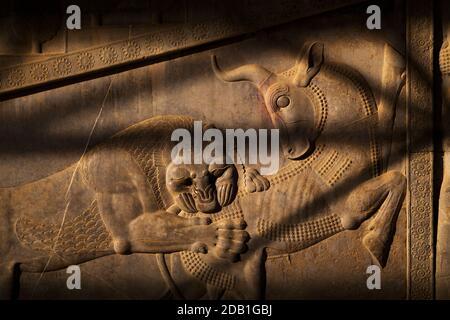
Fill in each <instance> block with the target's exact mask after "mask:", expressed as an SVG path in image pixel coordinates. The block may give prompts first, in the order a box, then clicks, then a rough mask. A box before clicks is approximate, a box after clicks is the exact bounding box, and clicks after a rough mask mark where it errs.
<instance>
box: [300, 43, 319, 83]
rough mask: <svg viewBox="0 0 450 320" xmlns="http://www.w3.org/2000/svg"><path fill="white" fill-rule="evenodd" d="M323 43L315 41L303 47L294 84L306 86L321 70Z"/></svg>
mask: <svg viewBox="0 0 450 320" xmlns="http://www.w3.org/2000/svg"><path fill="white" fill-rule="evenodd" d="M323 48H324V46H323V43H319V42H314V43H312V44H307V45H305V46H304V47H303V50H302V54H301V55H300V58H299V60H298V61H297V65H296V73H295V77H294V84H295V85H296V86H299V87H306V86H307V85H309V83H310V82H311V80H312V78H314V76H315V75H316V74H317V73H318V72H319V70H320V67H321V66H322V63H323Z"/></svg>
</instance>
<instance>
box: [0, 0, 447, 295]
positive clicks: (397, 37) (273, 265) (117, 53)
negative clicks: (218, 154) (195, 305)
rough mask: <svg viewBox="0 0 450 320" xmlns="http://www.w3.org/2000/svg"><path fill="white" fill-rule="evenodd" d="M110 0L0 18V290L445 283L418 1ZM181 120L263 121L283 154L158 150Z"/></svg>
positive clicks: (151, 291) (431, 286)
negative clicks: (112, 2) (260, 160)
mask: <svg viewBox="0 0 450 320" xmlns="http://www.w3.org/2000/svg"><path fill="white" fill-rule="evenodd" d="M119 2H120V3H119V4H116V7H115V8H112V9H110V10H97V9H96V10H93V9H92V8H91V7H89V6H87V7H86V11H88V14H87V15H88V18H86V17H85V18H83V19H86V20H83V25H85V26H86V28H84V27H83V28H82V30H80V31H74V32H73V33H71V32H67V31H65V29H64V26H63V27H61V26H57V27H56V26H55V27H54V28H53V29H52V30H50V31H49V29H48V28H47V29H45V28H44V29H42V28H41V29H36V30H35V33H37V35H35V36H34V38H32V39H31V38H30V39H28V38H26V37H24V38H21V39H17V41H16V42H8V41H9V40H8V39H9V38H8V37H7V35H5V34H4V33H3V34H2V35H1V36H0V48H1V49H2V50H0V54H3V55H0V66H1V69H0V99H1V101H0V121H1V124H2V125H1V126H0V187H1V188H0V240H1V243H0V257H1V260H0V294H1V298H5V299H11V298H12V299H14V298H19V299H161V298H188V299H200V298H207V299H220V298H224V299H226V298H231V299H242V298H244V299H254V298H266V299H333V298H339V299H418V298H420V299H431V298H434V293H433V292H434V290H435V288H436V290H437V297H438V298H448V292H449V289H448V286H447V284H448V281H447V280H448V276H449V275H448V272H447V271H448V270H449V266H448V261H449V259H448V253H447V241H446V239H447V236H446V234H447V233H446V229H447V228H446V226H447V224H448V221H446V220H445V219H444V218H445V216H446V214H447V213H446V211H448V210H447V209H446V204H445V203H446V202H445V201H446V200H445V199H446V198H445V197H446V192H447V190H446V189H445V188H444V187H445V185H446V184H445V183H446V182H447V181H446V180H448V179H446V178H447V173H448V172H447V170H446V167H445V166H446V165H448V163H447V162H448V161H446V160H445V161H444V162H443V164H441V166H443V168H442V169H438V168H439V163H440V162H439V161H440V160H439V157H438V156H436V155H437V153H436V152H438V150H436V149H435V148H436V145H437V143H436V142H435V140H433V139H434V138H435V136H436V134H434V133H433V132H431V130H433V129H432V128H433V121H434V120H435V119H437V118H436V117H437V116H435V118H433V112H439V111H436V110H440V108H437V107H436V106H435V105H436V104H437V103H438V99H437V98H436V97H437V96H438V94H437V93H436V92H437V91H433V90H436V89H435V88H434V87H433V81H434V80H435V76H434V74H433V66H434V64H433V63H434V61H435V60H434V59H435V58H436V57H434V55H433V52H434V51H433V50H434V46H436V43H435V39H433V23H434V20H433V18H434V17H433V9H432V7H431V8H428V7H427V8H424V7H423V4H417V3H416V2H415V1H412V2H408V3H406V2H405V1H395V3H391V2H389V1H380V5H381V7H382V9H383V28H382V30H368V29H367V28H366V24H365V23H366V18H367V14H366V13H365V10H366V4H364V3H363V4H359V2H360V1H320V4H319V2H316V1H306V0H303V1H283V2H277V1H267V2H266V3H265V4H264V5H261V6H258V5H256V4H255V3H253V1H248V2H245V4H243V5H241V4H238V2H233V1H232V2H230V3H231V4H221V5H216V6H214V5H211V4H207V3H205V4H203V2H202V4H200V3H199V2H194V1H188V2H186V6H185V7H183V8H173V7H171V5H170V4H169V3H163V2H162V1H160V2H158V1H141V2H139V1H135V2H133V3H134V4H128V3H125V2H121V1H119ZM150 3H151V4H150ZM235 6H240V9H241V10H238V11H236V12H237V13H236V14H235V15H229V12H234V11H233V10H234V8H235ZM16 10H20V8H17V9H16ZM177 10H179V11H177ZM149 12H151V13H152V14H149ZM263 12H264V13H267V14H262V13H263ZM399 12H402V13H401V14H400V13H399ZM403 13H405V15H404V14H403ZM52 19H54V17H53V18H52ZM56 20H57V19H56ZM49 21H53V20H51V19H50V18H49ZM130 21H135V23H134V24H132V23H130ZM2 23H7V21H6V20H5V21H3V20H2ZM19 23H20V22H19ZM50 29H51V28H50ZM36 39H37V40H36ZM19 40H20V41H19ZM33 41H34V42H33ZM36 41H38V43H39V45H38V46H36V43H35V42H36ZM436 41H437V40H436ZM36 48H40V49H36ZM441 52H443V53H441V63H440V66H441V70H444V71H445V70H446V69H445V68H446V67H445V65H444V62H442V61H444V60H445V59H447V55H446V51H445V47H443V49H442V51H441ZM212 56H214V57H215V58H214V59H212ZM442 57H443V58H442ZM445 61H446V60H445ZM444 71H443V73H444V82H443V92H445V90H446V86H445V85H446V82H445V72H444ZM443 96H444V97H445V95H443ZM443 100H444V98H443ZM444 108H445V104H444ZM195 120H201V121H202V122H203V124H204V125H206V124H213V125H214V126H215V127H216V128H219V129H221V130H224V129H227V128H234V129H236V128H242V129H249V128H254V129H273V128H276V129H279V130H280V133H281V141H280V156H279V157H280V158H279V160H280V169H279V170H278V172H277V173H275V174H273V175H268V176H264V175H262V174H261V166H259V165H255V166H248V165H247V164H244V165H241V164H237V163H234V164H233V163H232V164H226V165H206V164H198V165H197V164H195V165H179V164H174V163H173V162H172V160H171V158H170V152H171V150H172V147H173V146H174V142H171V141H170V136H171V133H172V132H173V130H175V129H177V128H185V129H186V130H188V131H190V132H193V130H194V129H193V128H194V121H195ZM444 126H445V124H444ZM205 128H206V127H205ZM437 141H438V142H439V141H441V142H442V141H443V142H444V145H445V143H446V139H441V140H437ZM443 150H444V151H446V148H444V149H443ZM446 158H447V157H446ZM446 158H445V159H446ZM441 171H442V172H443V177H444V179H443V180H444V184H443V186H440V185H439V179H440V178H437V177H438V175H439V174H441ZM437 190H440V192H441V195H442V196H441V198H440V204H439V208H438V206H437V205H436V204H437V202H438V201H437V199H438V200H439V196H437V195H436V192H438V191H437ZM438 209H439V216H436V214H435V211H437V210H438ZM436 217H438V220H437V222H435V221H434V220H433V219H435V218H436ZM443 217H444V218H443ZM435 223H438V229H439V230H438V233H437V235H434V225H435ZM437 243H440V244H439V245H438V246H437V247H436V245H437ZM436 249H437V251H436V256H437V257H436V258H437V264H436V260H435V259H436V258H435V257H434V252H435V250H436ZM69 265H79V266H80V267H81V277H82V280H81V283H82V289H81V290H68V288H67V286H66V281H67V278H68V276H69V275H68V274H67V273H66V268H67V267H68V266H69ZM370 265H378V266H380V268H381V269H380V270H381V289H380V290H369V289H368V287H367V279H368V277H369V274H367V272H366V270H367V268H368V267H369V266H370ZM435 268H436V272H437V273H436V274H434V269H435ZM441 280H442V281H441ZM438 292H439V294H438Z"/></svg>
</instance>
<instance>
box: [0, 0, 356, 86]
mask: <svg viewBox="0 0 450 320" xmlns="http://www.w3.org/2000/svg"><path fill="white" fill-rule="evenodd" d="M362 1H363V0H327V1H317V3H316V1H314V2H311V1H309V0H284V1H281V2H279V3H278V2H276V3H275V4H271V3H269V2H268V3H267V4H266V3H264V2H258V1H256V2H250V3H249V4H248V5H245V4H243V6H242V8H241V11H242V12H241V13H240V16H239V17H238V16H236V17H233V19H231V18H229V19H228V18H226V19H217V20H213V21H205V22H200V23H191V24H184V25H180V26H175V27H173V28H171V29H167V30H162V31H157V32H153V33H148V34H145V35H140V36H136V37H132V38H129V39H127V40H122V41H117V42H113V43H109V44H106V45H102V46H98V47H93V48H88V49H84V50H81V51H77V52H70V53H67V54H62V55H58V56H55V57H51V58H47V59H45V60H41V61H34V62H31V63H26V64H21V65H16V66H12V67H8V68H6V69H1V70H0V95H2V94H4V93H10V92H15V91H17V90H21V89H25V88H29V87H36V86H38V85H43V84H46V83H49V82H52V83H55V82H58V81H62V80H64V79H67V78H74V77H77V76H82V75H83V74H89V73H92V72H96V71H102V70H105V69H110V68H112V67H116V66H123V65H127V64H130V63H133V62H139V61H144V60H151V59H153V58H160V57H161V56H166V55H168V54H171V53H174V52H178V51H181V50H185V49H189V48H195V47H197V46H200V45H204V44H207V43H211V42H214V41H219V40H224V39H228V38H232V37H236V36H241V35H245V34H251V33H253V32H256V31H258V30H261V29H264V28H267V27H271V26H275V25H278V24H282V23H287V22H290V21H293V20H296V19H299V18H302V17H306V16H310V15H314V14H318V13H321V12H325V11H329V10H334V9H337V8H340V7H343V6H347V5H351V4H356V3H359V2H362ZM319 2H320V3H319ZM267 12H270V14H269V15H267ZM80 81H82V80H80Z"/></svg>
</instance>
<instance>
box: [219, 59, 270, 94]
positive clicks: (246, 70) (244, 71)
mask: <svg viewBox="0 0 450 320" xmlns="http://www.w3.org/2000/svg"><path fill="white" fill-rule="evenodd" d="M211 65H212V69H213V70H214V73H215V74H216V76H217V77H218V78H219V79H222V80H223V81H228V82H232V81H251V82H252V83H253V84H254V85H256V86H257V87H258V88H259V87H260V86H261V85H262V84H263V83H264V81H266V80H267V79H268V78H269V77H270V76H271V75H272V72H270V71H269V70H267V69H265V68H263V67H261V66H259V65H257V64H247V65H244V66H240V67H237V68H235V69H232V70H228V71H223V70H221V69H220V67H219V65H218V64H217V59H216V56H214V55H213V56H211Z"/></svg>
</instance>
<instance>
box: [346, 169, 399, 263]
mask: <svg viewBox="0 0 450 320" xmlns="http://www.w3.org/2000/svg"><path fill="white" fill-rule="evenodd" d="M405 190H406V178H405V177H404V176H403V175H402V174H401V173H400V172H397V171H389V172H387V173H384V174H382V175H381V176H379V177H376V178H373V179H371V180H369V181H367V182H365V183H364V184H362V185H361V186H359V187H358V188H357V189H356V190H354V191H353V192H352V193H351V194H350V196H349V197H348V199H347V201H346V206H345V207H346V212H345V213H344V214H343V215H342V216H341V217H342V224H343V226H344V228H346V229H356V228H358V227H359V225H360V224H361V223H362V222H363V221H364V220H366V219H368V218H369V217H370V216H372V215H373V214H374V213H376V214H375V216H374V218H373V220H372V221H371V222H370V224H369V226H368V232H367V234H366V235H365V236H364V238H363V244H364V246H365V247H366V248H367V249H368V250H369V252H370V253H371V255H372V257H373V258H374V259H375V260H376V262H377V263H378V264H379V265H380V266H385V264H386V259H387V256H388V253H389V248H390V244H391V241H392V236H393V234H394V231H395V224H396V221H397V217H398V212H399V210H400V207H401V205H402V202H403V198H404V195H405Z"/></svg>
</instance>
